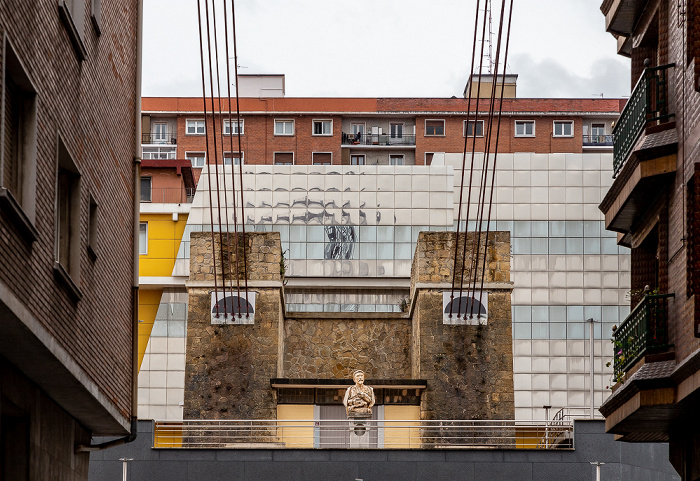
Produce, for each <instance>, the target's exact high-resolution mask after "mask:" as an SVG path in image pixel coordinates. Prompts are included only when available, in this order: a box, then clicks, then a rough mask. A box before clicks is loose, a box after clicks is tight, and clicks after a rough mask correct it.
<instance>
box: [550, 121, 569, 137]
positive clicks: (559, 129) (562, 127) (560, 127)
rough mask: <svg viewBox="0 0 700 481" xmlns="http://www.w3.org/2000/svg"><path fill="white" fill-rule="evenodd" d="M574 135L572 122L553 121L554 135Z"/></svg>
mask: <svg viewBox="0 0 700 481" xmlns="http://www.w3.org/2000/svg"><path fill="white" fill-rule="evenodd" d="M573 136H574V122H573V121H570V120H568V121H564V122H559V121H555V122H554V137H573Z"/></svg>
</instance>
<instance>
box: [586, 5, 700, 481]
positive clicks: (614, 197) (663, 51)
mask: <svg viewBox="0 0 700 481" xmlns="http://www.w3.org/2000/svg"><path fill="white" fill-rule="evenodd" d="M601 10H602V12H603V14H604V15H605V21H606V29H607V31H608V32H610V33H612V34H613V35H614V36H615V37H616V38H617V41H618V42H617V43H618V53H619V54H621V55H624V56H628V57H631V59H632V87H633V92H632V96H631V98H630V100H629V103H628V104H627V107H626V108H625V110H624V111H623V112H622V114H621V117H620V120H619V121H618V122H617V125H616V126H615V131H614V136H615V149H614V162H615V166H614V170H615V173H616V178H615V181H614V183H613V184H612V186H611V187H610V190H609V191H608V193H607V195H606V196H605V198H604V200H603V202H602V203H601V205H600V208H601V211H602V212H603V213H604V214H605V223H606V227H607V229H608V230H613V231H616V232H618V243H619V244H621V245H625V246H629V247H631V255H632V293H633V296H632V303H633V305H632V308H633V310H632V313H631V314H630V316H629V317H628V318H627V319H626V320H625V322H624V323H623V324H622V325H621V326H620V327H619V328H618V329H617V331H616V333H615V342H616V346H615V351H616V358H615V371H616V375H617V377H618V380H619V382H618V384H617V386H616V387H615V389H614V392H613V394H612V395H611V396H610V397H609V398H608V399H607V401H606V402H605V403H604V404H603V406H602V407H601V409H600V410H601V412H602V413H603V414H604V415H605V417H606V427H607V430H608V431H609V432H611V433H615V434H616V435H617V437H618V438H619V439H621V440H624V441H662V442H670V451H671V453H670V458H671V462H672V463H673V465H674V467H675V468H676V470H677V471H678V472H679V474H680V475H681V478H682V479H683V480H697V479H700V423H699V422H698V421H699V419H700V417H699V416H700V415H699V412H700V410H699V409H698V408H699V407H700V279H699V278H698V276H699V275H700V274H699V273H700V265H699V264H698V260H699V259H700V230H699V229H700V168H699V167H698V166H699V165H700V2H699V1H697V0H687V1H680V2H677V1H670V0H656V1H642V0H616V1H613V0H606V1H605V2H603V4H602V6H601ZM647 286H648V289H646V288H647ZM645 290H646V292H645Z"/></svg>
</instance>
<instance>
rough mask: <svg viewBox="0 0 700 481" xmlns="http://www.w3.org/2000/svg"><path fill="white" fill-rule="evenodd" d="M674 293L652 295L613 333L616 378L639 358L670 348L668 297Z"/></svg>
mask: <svg viewBox="0 0 700 481" xmlns="http://www.w3.org/2000/svg"><path fill="white" fill-rule="evenodd" d="M673 296H674V295H673V294H655V295H652V294H648V295H646V296H644V298H643V299H642V300H641V301H640V303H639V304H637V307H635V308H634V310H633V311H632V312H631V313H630V315H629V316H627V319H625V320H624V321H623V323H622V324H621V325H620V327H619V328H618V329H617V330H616V331H615V332H614V333H613V342H614V349H615V351H614V357H615V363H614V364H615V365H614V372H615V379H618V380H619V379H621V378H622V375H623V374H624V373H625V372H627V371H628V370H629V369H630V368H631V367H632V366H633V365H634V364H635V363H636V362H637V361H638V360H639V359H641V358H642V357H643V356H645V355H647V354H652V353H655V352H664V351H665V350H666V349H667V348H668V316H667V310H666V299H668V298H669V297H673Z"/></svg>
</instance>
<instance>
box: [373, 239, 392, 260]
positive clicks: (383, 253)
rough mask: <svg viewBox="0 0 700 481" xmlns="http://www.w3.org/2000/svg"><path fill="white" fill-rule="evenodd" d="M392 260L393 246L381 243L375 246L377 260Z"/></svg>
mask: <svg viewBox="0 0 700 481" xmlns="http://www.w3.org/2000/svg"><path fill="white" fill-rule="evenodd" d="M393 258H394V244H390V243H384V242H381V243H379V244H377V259H380V260H388V259H393Z"/></svg>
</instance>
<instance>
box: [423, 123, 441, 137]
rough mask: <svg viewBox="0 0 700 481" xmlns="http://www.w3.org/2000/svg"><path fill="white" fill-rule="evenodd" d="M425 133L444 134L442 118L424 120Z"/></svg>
mask: <svg viewBox="0 0 700 481" xmlns="http://www.w3.org/2000/svg"><path fill="white" fill-rule="evenodd" d="M425 135H445V121H444V120H426V121H425Z"/></svg>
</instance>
